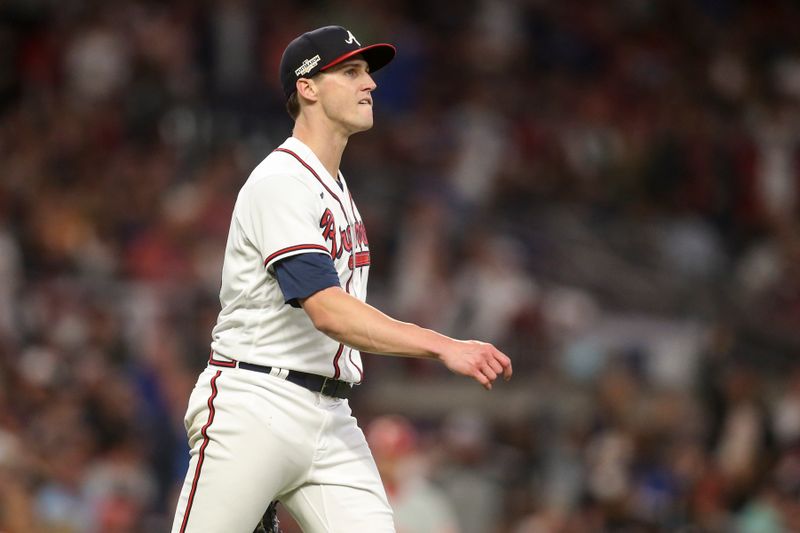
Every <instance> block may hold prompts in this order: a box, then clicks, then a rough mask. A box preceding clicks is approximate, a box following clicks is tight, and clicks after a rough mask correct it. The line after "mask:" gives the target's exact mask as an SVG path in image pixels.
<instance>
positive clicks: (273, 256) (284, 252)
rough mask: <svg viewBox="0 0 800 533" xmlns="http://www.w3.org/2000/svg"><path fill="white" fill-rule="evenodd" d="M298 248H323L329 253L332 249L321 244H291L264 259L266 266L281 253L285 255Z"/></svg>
mask: <svg viewBox="0 0 800 533" xmlns="http://www.w3.org/2000/svg"><path fill="white" fill-rule="evenodd" d="M297 250H322V251H323V252H325V253H326V254H328V255H331V251H330V250H328V249H327V248H325V247H324V246H322V245H319V244H298V245H296V246H289V247H288V248H283V249H281V250H278V251H277V252H275V253H273V254H272V255H270V256H269V257H267V258H266V259H264V266H267V265H268V264H269V263H270V261H272V260H273V259H275V258H276V257H278V256H279V255H283V254H286V253H289V252H296V251H297Z"/></svg>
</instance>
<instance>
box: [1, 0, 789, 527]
mask: <svg viewBox="0 0 800 533" xmlns="http://www.w3.org/2000/svg"><path fill="white" fill-rule="evenodd" d="M329 23H336V24H342V25H345V26H347V27H348V28H351V29H352V30H353V32H354V33H355V34H356V35H357V36H358V37H359V38H360V40H361V42H362V43H363V42H375V41H377V40H381V41H383V40H385V41H388V42H392V43H395V44H396V45H397V47H398V50H399V53H398V57H397V59H396V60H395V61H394V63H393V64H392V65H391V67H390V68H387V69H385V70H384V71H382V72H380V73H378V74H377V76H376V81H377V83H378V86H379V87H378V90H377V91H376V95H375V98H376V106H375V112H376V126H375V128H374V129H373V130H372V131H371V132H370V133H368V134H363V135H358V136H356V137H354V138H353V139H352V140H351V144H352V146H351V147H350V148H349V149H348V150H347V152H346V154H345V161H344V163H343V168H344V172H345V175H346V176H347V177H348V181H349V182H350V183H351V185H352V187H353V189H354V190H355V191H357V199H358V201H359V207H360V209H361V212H362V213H363V215H364V217H365V222H366V227H367V231H368V235H369V239H370V245H371V251H372V257H373V261H372V262H373V267H372V271H371V272H372V273H371V281H370V301H371V303H373V304H375V305H376V306H378V307H380V308H381V309H383V310H385V311H387V312H388V313H390V314H392V315H394V316H397V317H398V318H402V319H407V320H411V321H416V322H418V323H420V324H423V325H427V326H430V327H433V328H437V329H440V330H442V331H444V332H447V333H449V334H452V335H456V336H462V337H476V338H482V339H486V340H490V341H492V342H495V343H496V344H497V345H498V346H499V347H500V348H501V349H503V350H504V351H505V352H506V353H508V354H510V355H511V356H512V358H513V360H514V368H515V374H514V379H513V380H512V382H511V383H509V384H501V385H500V386H498V387H496V388H495V390H494V391H492V392H491V393H486V392H484V391H482V390H481V389H480V388H479V387H477V386H475V385H474V384H473V383H469V382H467V381H466V380H463V379H457V378H453V377H451V376H449V375H447V373H446V372H445V371H444V369H443V368H441V367H439V366H438V365H435V364H431V363H423V362H419V361H414V360H400V359H390V358H384V357H377V356H367V357H366V359H367V363H366V364H367V368H366V370H367V381H366V383H365V384H364V385H363V386H361V387H359V389H358V391H357V393H356V396H355V398H354V400H353V401H352V403H353V405H354V410H355V412H356V414H357V415H358V416H359V418H360V419H361V421H362V423H363V425H364V427H370V428H371V429H373V430H375V431H372V432H371V433H370V435H371V438H372V439H374V442H375V443H376V446H382V447H381V453H380V454H379V455H380V457H379V460H380V461H381V462H384V461H388V462H389V463H391V464H394V465H397V464H400V465H404V466H403V467H402V468H400V469H399V470H400V471H401V472H403V473H405V476H406V477H409V476H412V475H413V477H414V480H413V481H414V483H417V484H418V485H415V486H422V485H424V486H425V487H426V490H427V491H429V492H424V494H435V495H436V496H435V497H434V496H431V497H427V498H426V499H424V501H422V502H408V501H401V499H402V498H403V497H405V498H407V499H412V500H413V491H412V495H409V494H408V493H406V495H405V496H403V491H402V490H399V489H398V490H394V489H396V488H397V487H401V486H402V485H403V484H404V483H408V479H398V480H393V481H392V483H395V482H396V484H397V487H393V490H392V495H393V498H397V501H398V505H401V504H407V505H408V506H410V507H411V508H413V509H420V508H425V506H426V505H427V506H428V507H430V508H429V509H427V510H426V511H425V512H428V513H435V512H441V513H445V514H446V513H447V512H450V513H454V514H455V516H456V517H457V520H458V521H459V523H460V529H461V531H464V532H465V533H493V532H496V533H500V532H508V533H533V532H584V531H587V532H588V531H593V532H594V531H636V532H638V531H647V532H650V531H741V532H773V531H774V532H779V531H798V530H800V503H799V502H800V365H799V364H798V359H797V353H798V346H800V327H798V326H800V269H799V268H798V265H800V233H798V229H799V227H798V200H799V199H800V196H799V195H800V186H799V185H800V182H799V181H798V177H800V152H799V151H798V147H799V146H800V145H799V144H798V142H799V141H800V136H798V134H800V129H799V128H798V125H799V124H800V122H798V111H800V107H798V103H800V33H798V32H797V28H798V27H800V8H798V6H797V4H795V3H793V2H790V1H773V0H766V1H759V2H747V1H744V0H740V1H736V0H694V1H690V0H678V1H672V2H667V1H663V2H662V1H656V0H613V1H612V0H609V1H606V2H601V1H596V0H591V1H575V0H569V1H553V2H548V1H544V0H509V1H500V0H468V1H464V2H445V1H436V0H430V1H425V2H423V1H421V0H405V1H404V0H391V1H382V2H371V1H367V0H352V1H347V2H344V1H342V2H335V1H330V2H325V1H315V2H311V1H308V2H266V1H265V2H259V1H254V0H253V1H250V0H205V1H191V0H183V1H174V2H163V1H161V2H160V1H155V0H149V1H148V0H119V1H114V2H104V1H100V0H96V1H90V0H85V1H78V0H68V1H61V2H56V1H49V0H6V1H5V2H3V3H1V4H0V341H2V342H0V405H2V407H0V530H2V531H6V532H62V533H63V532H83V531H87V532H104V533H113V532H116V533H124V532H153V531H164V530H166V528H167V525H168V523H169V521H170V519H171V513H172V506H173V502H174V498H175V497H176V490H177V486H178V484H179V482H180V480H181V478H182V476H183V473H184V469H185V466H186V461H187V455H186V454H187V450H186V445H185V436H184V433H183V428H182V416H183V413H184V409H185V405H186V401H187V398H188V395H189V392H190V390H191V387H192V385H193V382H194V379H195V376H196V373H197V372H198V370H199V369H201V368H202V367H203V366H204V363H205V360H206V357H207V353H208V342H209V332H210V327H211V325H212V324H213V321H214V319H215V316H216V313H217V311H218V300H217V292H218V288H219V274H220V269H221V259H222V252H223V247H224V242H225V237H226V234H227V228H228V222H229V216H230V212H231V208H232V205H233V202H234V199H235V195H236V192H237V190H238V188H239V186H240V185H241V183H242V181H243V180H244V179H245V178H246V176H247V174H248V172H249V170H250V169H251V168H252V167H253V165H254V164H255V163H257V162H258V161H259V160H260V159H261V158H262V157H263V156H264V155H265V154H266V153H267V152H268V151H269V150H271V148H272V147H274V146H275V145H277V144H278V143H279V142H280V141H282V140H283V139H284V138H285V137H286V136H287V135H288V133H289V131H290V127H291V124H290V121H289V119H288V116H287V115H286V113H285V111H284V109H283V102H282V100H281V96H280V94H281V93H280V90H279V87H278V85H277V81H276V77H277V76H276V71H277V63H278V60H279V56H280V53H281V51H282V49H283V46H284V45H285V43H286V42H288V41H289V40H290V39H291V38H293V37H294V36H296V35H297V34H299V33H301V32H303V31H305V30H307V29H309V28H312V27H316V26H319V25H324V24H329ZM389 413H392V414H396V415H400V416H402V417H404V418H403V419H400V420H399V421H398V420H397V419H390V420H389V422H387V421H386V419H383V418H381V415H385V414H389ZM376 419H378V420H380V421H383V422H384V424H383V426H381V425H380V424H378V425H377V426H376V425H375V424H373V422H374V421H375V420H376ZM403 420H405V421H408V423H409V424H410V425H404V424H405V422H403ZM387 424H388V425H387ZM393 424H394V425H393ZM376 427H377V428H378V429H380V428H381V427H384V428H385V427H389V428H390V431H388V433H386V432H385V433H380V431H378V429H375V428H376ZM409 465H412V466H413V467H411V466H409ZM395 470H397V469H395ZM395 473H396V472H395ZM420 476H422V477H420ZM424 479H428V480H429V481H425V480H424ZM415 505H421V506H422V507H414V506H415ZM433 507H436V508H437V509H432V508H433ZM418 516H421V515H418ZM285 525H286V528H287V531H288V532H291V531H295V528H294V526H293V525H292V524H291V522H290V521H288V520H287V521H285ZM409 531H412V530H409ZM420 531H421V530H420Z"/></svg>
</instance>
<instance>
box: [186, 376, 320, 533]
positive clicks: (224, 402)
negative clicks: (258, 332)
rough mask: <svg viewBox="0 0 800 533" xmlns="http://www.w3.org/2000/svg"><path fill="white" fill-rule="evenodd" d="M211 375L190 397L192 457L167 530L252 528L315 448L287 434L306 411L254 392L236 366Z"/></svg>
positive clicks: (246, 531) (213, 532)
mask: <svg viewBox="0 0 800 533" xmlns="http://www.w3.org/2000/svg"><path fill="white" fill-rule="evenodd" d="M214 376H216V377H212V378H211V379H210V381H209V383H208V385H207V386H206V385H202V386H198V389H197V390H196V391H195V392H194V393H193V395H192V398H191V400H190V406H189V414H187V420H189V429H188V433H189V439H190V444H191V446H192V450H191V460H190V464H189V468H188V471H187V474H186V479H185V480H184V485H183V488H182V491H181V495H180V497H179V500H178V504H177V507H176V514H175V519H174V522H173V529H172V531H173V532H181V533H184V532H191V533H200V532H209V533H219V532H222V531H224V532H226V533H239V532H241V533H252V531H253V529H254V528H255V525H256V524H257V522H258V520H259V519H260V518H261V516H262V514H263V513H264V511H265V510H266V507H267V505H269V502H270V501H271V500H272V499H273V498H274V497H275V495H276V494H278V493H280V492H282V491H284V490H285V489H286V488H287V487H291V486H292V485H296V483H297V476H298V475H299V473H301V472H304V471H305V470H306V468H307V466H308V464H309V459H308V458H309V457H311V455H312V453H313V452H312V451H311V450H310V449H308V450H306V449H304V447H303V446H302V445H298V444H297V443H296V442H294V443H287V442H286V437H285V435H293V436H294V437H295V438H297V437H298V435H299V432H301V431H302V428H301V427H300V425H299V424H298V421H300V420H302V419H303V414H302V413H298V412H297V410H296V409H295V410H293V409H292V405H291V404H287V405H283V404H284V403H286V402H284V401H283V400H282V399H281V398H280V397H279V396H277V395H274V394H273V395H270V397H269V398H268V400H269V401H266V400H267V399H266V398H259V395H258V393H257V392H256V393H254V392H253V391H252V390H250V389H249V384H248V383H246V382H243V381H242V380H240V379H237V377H238V376H236V375H234V373H233V371H231V372H221V373H219V374H218V375H217V374H214ZM263 394H269V393H268V392H263ZM193 404H197V406H198V407H197V408H196V409H195V412H194V413H193V412H192V409H193ZM202 405H204V406H205V407H200V406H202ZM311 438H313V435H310V436H309V439H311Z"/></svg>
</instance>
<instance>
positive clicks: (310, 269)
mask: <svg viewBox="0 0 800 533" xmlns="http://www.w3.org/2000/svg"><path fill="white" fill-rule="evenodd" d="M275 277H276V278H277V279H278V285H279V286H280V288H281V292H283V301H284V302H285V303H287V304H289V305H291V306H292V307H300V304H299V303H298V300H300V299H302V298H308V297H309V296H311V295H312V294H314V293H317V292H319V291H321V290H322V289H327V288H328V287H341V284H340V283H339V275H338V274H337V273H336V267H334V265H333V260H332V259H331V258H330V256H329V255H326V254H321V253H319V254H314V253H308V254H302V255H295V256H292V257H288V258H286V259H281V260H280V261H276V262H275Z"/></svg>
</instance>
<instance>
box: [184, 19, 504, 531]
mask: <svg viewBox="0 0 800 533" xmlns="http://www.w3.org/2000/svg"><path fill="white" fill-rule="evenodd" d="M394 55H395V48H394V47H393V46H392V45H390V44H373V45H370V46H363V45H362V44H361V43H360V42H359V40H358V39H357V38H356V37H355V35H353V33H352V32H350V31H348V30H346V29H345V28H342V27H339V26H327V27H323V28H319V29H316V30H314V31H311V32H308V33H305V34H303V35H301V36H299V37H297V38H296V39H295V40H293V41H292V42H291V43H289V45H288V46H287V48H286V50H285V51H284V53H283V57H282V59H281V65H280V80H281V84H282V86H283V90H284V93H285V96H286V99H287V109H288V111H289V114H290V115H291V116H292V118H293V119H294V121H295V126H294V130H293V134H292V137H290V138H289V139H287V140H286V141H285V142H284V143H283V144H282V145H280V147H278V148H276V149H275V151H274V152H272V153H271V154H269V155H268V156H267V157H266V158H265V159H264V160H263V161H262V162H261V163H260V164H259V165H258V166H257V167H256V168H255V169H254V170H253V172H252V173H251V175H250V177H249V178H248V179H247V181H246V182H245V184H244V186H243V187H242V189H241V191H240V193H239V196H238V198H237V200H236V205H235V207H234V211H233V220H232V222H231V227H230V232H229V235H228V242H227V246H226V249H225V261H224V265H223V272H222V288H221V291H220V301H221V304H222V310H221V312H220V314H219V318H218V320H217V324H216V326H215V327H214V330H213V341H212V343H211V354H210V357H209V361H208V366H207V368H206V369H205V370H204V371H203V372H202V373H201V374H200V376H199V378H198V380H197V384H196V385H195V388H194V390H193V392H192V394H191V397H190V399H189V406H188V409H187V412H186V418H185V425H186V430H187V434H188V438H189V445H190V447H191V461H190V464H189V469H188V472H187V475H186V480H185V482H184V485H183V489H182V492H181V495H180V498H179V501H178V504H177V510H176V514H175V519H174V523H173V526H172V531H173V532H174V533H175V532H180V533H184V532H192V533H198V532H208V533H223V532H224V533H251V532H253V530H254V529H255V528H256V526H257V524H258V523H259V521H260V520H261V518H262V515H263V514H264V511H265V509H267V507H268V506H270V504H271V502H273V501H274V500H277V501H280V502H281V503H282V504H283V505H284V506H285V507H286V508H287V509H288V511H289V512H290V513H291V514H292V515H293V516H294V518H295V519H296V520H297V522H298V523H299V524H300V526H301V527H302V528H303V530H304V531H308V532H323V531H325V532H348V533H353V532H364V533H382V532H392V531H394V526H393V523H392V512H391V509H390V507H389V504H388V503H387V499H386V495H385V493H384V490H383V486H382V483H381V480H380V478H379V475H378V472H377V469H376V467H375V463H374V461H373V458H372V455H371V454H370V450H369V448H368V446H367V443H366V440H365V438H364V435H363V433H362V432H361V430H360V429H359V427H358V425H357V423H356V420H355V419H354V418H353V416H352V414H351V411H350V407H349V404H348V401H347V397H348V395H349V394H350V392H351V389H352V387H353V385H356V384H358V383H360V382H361V381H362V379H363V378H364V372H363V365H362V362H361V355H360V351H362V350H363V351H368V352H372V353H377V354H387V355H403V356H410V357H424V358H430V359H438V360H439V361H441V362H442V363H444V364H445V365H446V366H447V368H449V369H450V370H451V371H453V372H456V373H458V374H462V375H464V376H469V377H472V378H473V379H475V380H477V381H478V382H479V383H480V384H481V385H483V386H484V387H485V388H487V389H491V388H492V383H493V382H494V381H495V380H496V379H497V377H498V376H501V375H502V376H503V377H504V378H505V379H506V380H507V379H509V378H510V377H511V372H512V369H511V362H510V360H509V358H508V357H507V356H506V355H504V354H503V353H501V352H500V351H498V350H497V349H496V348H495V347H493V346H492V345H490V344H486V343H483V342H478V341H460V340H455V339H451V338H449V337H446V336H444V335H440V334H438V333H436V332H433V331H430V330H427V329H423V328H421V327H419V326H417V325H414V324H409V323H405V322H399V321H397V320H394V319H392V318H390V317H388V316H386V315H385V314H383V313H381V312H380V311H378V310H377V309H375V308H373V307H371V306H370V305H368V304H367V303H365V298H366V292H367V277H368V275H369V266H370V253H369V242H368V241H367V233H366V230H365V228H364V223H363V221H362V218H361V215H360V213H359V211H358V209H357V208H356V204H355V201H354V200H353V195H352V194H351V191H350V189H349V187H348V186H347V182H346V181H345V179H344V177H343V176H342V173H341V172H340V171H339V163H340V161H341V157H342V153H343V152H344V149H345V146H346V145H347V140H348V138H349V137H350V136H351V135H352V134H354V133H358V132H361V131H365V130H368V129H369V128H370V127H372V120H373V117H372V105H373V99H372V92H373V91H374V89H375V88H376V85H375V82H374V81H373V79H372V76H371V73H372V72H374V71H376V70H378V69H379V68H381V67H383V66H384V65H386V64H387V63H389V61H391V60H392V58H393V57H394Z"/></svg>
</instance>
